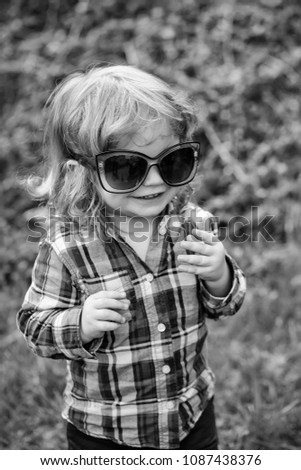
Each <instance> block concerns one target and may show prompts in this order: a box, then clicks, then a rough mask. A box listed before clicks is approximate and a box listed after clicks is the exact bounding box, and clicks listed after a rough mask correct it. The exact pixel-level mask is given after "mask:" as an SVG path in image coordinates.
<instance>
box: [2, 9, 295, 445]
mask: <svg viewBox="0 0 301 470" xmlns="http://www.w3.org/2000/svg"><path fill="white" fill-rule="evenodd" d="M1 7H2V12H1V16H0V34H1V50H0V56H1V64H0V75H1V79H0V104H1V116H0V119H1V125H0V170H1V179H0V205H1V217H0V231H1V245H0V256H1V263H0V283H1V292H0V317H1V322H0V349H1V364H0V377H1V380H0V416H1V427H0V448H2V449H64V448H65V445H66V444H65V435H64V423H63V422H62V421H61V419H60V409H61V402H62V391H63V389H64V372H65V368H64V367H65V366H64V363H63V362H61V361H52V360H45V359H39V358H36V357H35V356H34V355H32V353H31V352H30V351H29V350H28V349H27V347H26V345H25V342H24V341H23V339H22V336H21V335H20V333H19V332H17V331H16V326H15V316H16V312H17V310H18V309H19V307H20V304H21V302H22V300H23V297H24V294H25V292H26V290H27V288H28V286H29V283H30V275H31V268H32V264H33V261H34V259H35V255H36V252H37V244H33V243H28V242H27V241H26V239H27V236H28V227H27V221H28V220H29V218H31V217H32V216H34V215H36V214H39V210H40V209H39V207H38V206H37V203H35V202H33V201H31V200H30V199H29V197H27V195H26V194H24V192H23V191H22V189H21V188H20V186H19V185H18V177H20V176H22V175H24V174H26V173H28V172H32V171H35V168H36V165H37V163H39V162H40V161H41V140H42V130H43V118H44V116H43V106H44V104H45V100H46V99H47V97H48V95H49V93H50V91H51V90H52V89H53V87H54V86H55V84H56V83H57V82H58V80H60V79H61V78H62V76H64V75H65V74H67V73H68V72H70V71H72V70H74V69H75V68H82V67H85V66H87V65H90V64H91V63H99V62H110V63H115V64H116V63H118V64H132V65H136V66H138V67H141V68H142V69H144V70H146V71H149V72H152V73H155V74H157V75H158V76H160V77H161V78H163V79H165V80H166V81H168V82H170V83H171V84H174V85H176V86H179V87H181V88H184V89H185V90H186V91H187V92H188V94H189V95H190V97H191V98H192V99H193V100H194V102H195V104H196V105H197V107H198V110H199V115H200V119H201V123H202V125H201V129H200V131H199V134H198V138H199V139H200V140H201V142H202V143H203V144H204V145H203V150H204V159H203V163H202V168H201V173H202V176H201V177H200V180H199V183H200V184H199V185H198V189H197V197H198V199H199V202H200V203H201V204H202V205H203V206H204V207H205V208H206V209H208V210H210V211H211V212H213V213H214V214H215V215H216V216H218V217H219V219H220V222H221V226H223V227H227V230H226V232H225V237H224V238H226V239H225V243H226V245H227V248H228V249H229V251H230V252H231V254H232V255H233V256H234V257H235V258H236V259H237V261H238V262H239V264H240V265H241V266H242V267H243V269H244V270H245V272H246V275H247V279H248V294H247V298H246V301H245V303H244V306H243V308H242V310H241V311H240V313H238V314H237V315H236V316H235V317H233V318H230V319H224V320H221V321H219V322H210V324H209V328H210V335H211V336H210V340H209V350H210V354H211V366H212V367H213V369H214V371H215V373H216V376H217V384H216V389H217V390H216V410H217V422H218V427H219V433H220V446H221V448H223V449H300V448H301V393H300V392H301V372H300V352H301V342H300V339H301V321H300V320H301V315H300V310H301V307H300V305H301V302H300V300H301V293H300V292H301V289H300V287H301V269H300V268H301V257H300V240H301V237H300V225H301V224H300V222H301V205H300V184H301V176H300V170H301V159H300V152H301V115H300V114H301V113H300V106H301V80H300V71H301V46H300V45H301V5H300V2H299V1H297V0H241V1H238V0H226V1H223V0H221V1H217V0H216V1H214V0H165V1H164V2H161V1H156V0H148V1H147V2H145V1H142V0H128V1H126V2H124V1H121V0H64V1H62V0H2V1H1ZM252 208H253V209H252ZM254 208H257V209H256V210H257V212H258V217H257V218H258V219H259V221H265V220H268V219H264V217H265V216H272V217H270V219H271V220H269V222H268V224H267V225H266V227H265V228H266V230H267V231H268V233H269V236H270V240H269V241H268V240H267V237H264V236H262V235H263V229H262V227H261V230H260V227H259V228H258V224H257V223H256V220H255V221H254V220H253V219H254ZM236 216H239V217H241V219H233V217H236ZM255 219H256V217H255ZM233 220H240V221H241V223H240V224H239V223H238V224H236V225H235V224H233V223H229V222H231V221H232V222H233ZM246 221H248V222H246ZM263 225H264V224H263ZM245 234H247V240H246V241H245V242H244V243H239V241H242V240H243V238H239V237H244V236H245ZM245 238H246V237H245Z"/></svg>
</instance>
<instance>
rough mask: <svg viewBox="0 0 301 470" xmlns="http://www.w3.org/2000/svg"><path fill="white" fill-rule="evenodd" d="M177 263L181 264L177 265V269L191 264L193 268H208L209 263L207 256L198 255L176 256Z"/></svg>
mask: <svg viewBox="0 0 301 470" xmlns="http://www.w3.org/2000/svg"><path fill="white" fill-rule="evenodd" d="M178 261H179V263H181V264H180V265H179V268H180V267H181V266H182V264H184V265H186V264H193V265H194V266H202V267H204V268H206V267H208V266H209V265H210V264H209V261H208V256H205V257H203V256H200V255H199V254H198V255H179V256H178Z"/></svg>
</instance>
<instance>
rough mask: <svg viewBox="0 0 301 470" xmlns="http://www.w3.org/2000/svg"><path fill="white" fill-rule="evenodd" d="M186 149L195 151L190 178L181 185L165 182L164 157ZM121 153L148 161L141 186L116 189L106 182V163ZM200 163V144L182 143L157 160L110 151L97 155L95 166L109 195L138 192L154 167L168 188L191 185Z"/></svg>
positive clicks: (123, 150)
mask: <svg viewBox="0 0 301 470" xmlns="http://www.w3.org/2000/svg"><path fill="white" fill-rule="evenodd" d="M185 147H190V148H191V147H192V148H193V151H194V166H193V168H192V170H191V172H190V174H189V177H188V178H186V180H184V181H182V182H180V183H176V184H170V183H168V182H167V181H166V180H165V178H164V177H163V175H162V174H161V170H160V162H161V161H162V159H163V158H164V157H166V156H167V155H169V154H170V153H172V152H174V151H175V150H176V149H177V148H179V149H181V148H185ZM120 153H123V154H126V155H132V156H139V157H141V158H143V159H144V160H146V161H147V165H148V166H147V169H146V171H145V175H144V177H143V178H142V179H141V181H139V184H137V185H136V186H134V187H133V188H131V189H114V188H112V187H111V186H110V185H109V183H108V182H107V180H106V176H105V172H104V162H105V161H106V160H107V159H108V158H110V157H111V156H112V155H114V154H120ZM100 158H101V161H99V159H100ZM199 161H200V143H199V142H195V141H187V142H180V143H179V144H175V145H172V146H171V147H168V148H167V149H165V150H163V151H162V152H160V153H159V155H157V156H156V157H155V158H151V157H149V156H148V155H145V154H144V153H141V152H135V151H132V150H125V149H116V150H108V151H106V152H102V153H99V154H97V155H95V166H96V170H97V174H98V179H99V182H100V184H101V186H102V187H103V189H104V190H105V191H107V192H109V193H113V194H126V193H132V192H133V191H136V189H138V188H139V187H140V186H141V185H142V184H143V183H144V181H145V180H146V178H147V175H148V173H149V170H150V168H151V167H153V166H156V167H158V170H159V173H160V176H161V178H162V180H163V181H164V183H165V184H167V185H168V186H172V187H176V186H183V185H185V184H187V183H189V182H190V181H191V180H192V179H193V178H194V177H195V175H196V172H197V168H198V164H199ZM152 162H155V163H152ZM93 166H94V165H93Z"/></svg>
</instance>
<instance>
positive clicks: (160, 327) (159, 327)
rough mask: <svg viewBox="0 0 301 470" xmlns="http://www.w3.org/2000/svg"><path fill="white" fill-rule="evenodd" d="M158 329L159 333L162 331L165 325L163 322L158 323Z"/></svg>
mask: <svg viewBox="0 0 301 470" xmlns="http://www.w3.org/2000/svg"><path fill="white" fill-rule="evenodd" d="M158 330H159V331H160V333H163V331H165V330H166V326H165V325H164V323H159V325H158Z"/></svg>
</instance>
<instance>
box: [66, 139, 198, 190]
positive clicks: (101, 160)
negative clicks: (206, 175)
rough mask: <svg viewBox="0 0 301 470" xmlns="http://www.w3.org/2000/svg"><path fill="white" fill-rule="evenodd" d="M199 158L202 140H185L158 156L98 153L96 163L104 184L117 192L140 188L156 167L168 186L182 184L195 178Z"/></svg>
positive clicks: (129, 151)
mask: <svg viewBox="0 0 301 470" xmlns="http://www.w3.org/2000/svg"><path fill="white" fill-rule="evenodd" d="M73 158H74V159H76V160H78V161H79V162H80V163H81V164H83V165H87V164H88V162H87V161H86V159H85V160H84V159H83V158H81V157H79V156H78V155H74V154H73ZM199 159H200V144H199V142H183V143H180V144H176V145H173V146H172V147H169V148H167V149H165V150H164V151H163V152H161V153H159V155H157V156H156V158H150V157H148V156H147V155H144V154H143V153H140V152H134V151H131V150H122V149H121V150H109V151H107V152H102V153H100V154H98V155H96V156H95V166H96V170H97V173H98V177H99V181H100V184H101V185H102V187H103V188H104V189H105V190H106V191H107V192H109V193H115V194H116V193H129V192H132V191H135V190H136V189H138V188H139V187H140V186H141V185H142V184H143V182H144V181H145V179H146V177H147V175H148V172H149V170H150V168H151V167H154V166H155V167H157V168H158V169H159V172H160V176H161V178H162V179H163V181H164V182H165V183H166V184H167V185H169V186H182V185H184V184H186V183H189V182H190V181H191V180H192V179H193V178H194V176H195V174H196V171H197V167H198V162H199ZM89 163H90V162H89ZM91 163H92V162H91ZM90 165H91V164H90ZM92 166H93V168H94V165H93V164H92Z"/></svg>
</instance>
